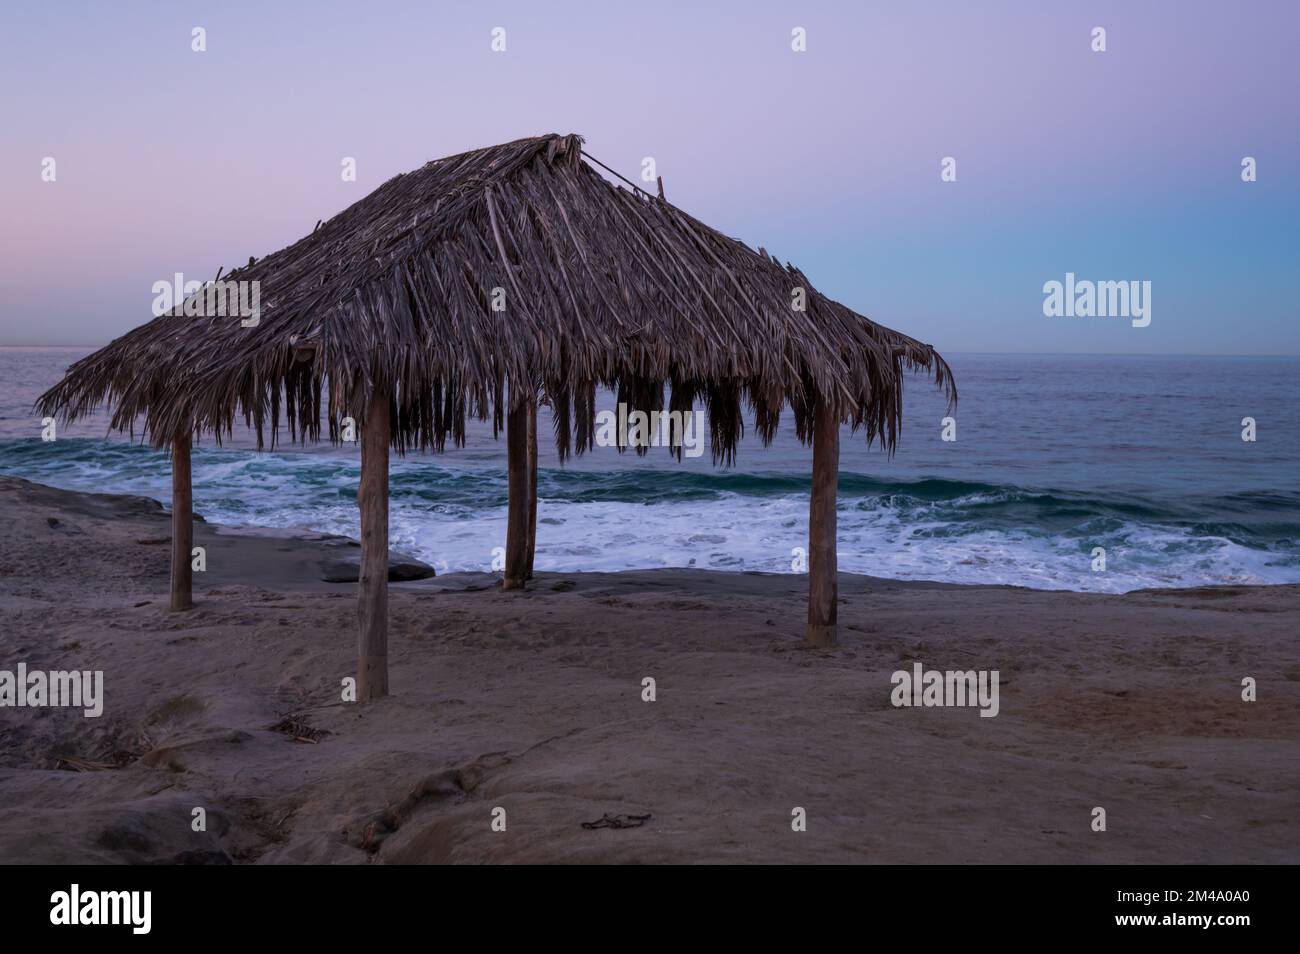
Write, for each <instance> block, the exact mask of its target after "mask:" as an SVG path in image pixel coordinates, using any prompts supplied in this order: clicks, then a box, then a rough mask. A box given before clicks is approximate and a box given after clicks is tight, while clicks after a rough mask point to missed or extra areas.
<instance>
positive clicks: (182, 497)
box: [171, 431, 194, 610]
mask: <svg viewBox="0 0 1300 954" xmlns="http://www.w3.org/2000/svg"><path fill="white" fill-rule="evenodd" d="M193 550H194V488H193V483H192V481H191V476H190V432H189V431H185V432H184V433H183V434H177V435H176V436H175V437H173V438H172V601H171V606H172V609H174V610H187V609H190V608H192V607H193V606H194V565H193V563H191V562H190V561H191V559H192V552H193Z"/></svg>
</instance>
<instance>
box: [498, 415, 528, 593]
mask: <svg viewBox="0 0 1300 954" xmlns="http://www.w3.org/2000/svg"><path fill="white" fill-rule="evenodd" d="M513 398H514V395H511V399H512V400H513ZM506 469H507V472H508V474H509V481H508V484H509V486H508V492H509V496H510V510H509V514H508V517H507V522H506V575H505V579H504V580H502V581H501V588H502V589H505V590H521V589H523V587H524V581H525V580H526V579H527V578H528V552H527V551H528V509H529V507H528V404H527V403H526V402H524V403H521V404H519V405H518V406H517V407H515V408H514V409H513V410H511V411H510V413H509V414H508V415H507V416H506Z"/></svg>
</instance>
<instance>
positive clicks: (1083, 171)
mask: <svg viewBox="0 0 1300 954" xmlns="http://www.w3.org/2000/svg"><path fill="white" fill-rule="evenodd" d="M709 6H710V9H708V10H704V9H700V5H698V4H696V3H671V2H656V3H649V4H609V3H590V4H587V3H563V2H548V3H539V2H536V0H529V2H520V3H490V2H489V3H466V2H456V3H451V2H432V0H425V2H420V3H397V2H393V3H386V2H382V0H372V2H346V3H322V2H314V3H305V2H304V3H291V2H269V0H259V2H253V3H242V2H220V3H218V2H215V0H213V2H206V3H205V2H166V3H162V2H159V3H131V2H124V3H111V4H109V3H49V2H41V3H22V2H19V0H5V3H4V5H3V8H0V90H3V94H0V95H2V97H3V98H2V99H0V129H2V130H3V133H2V134H0V345H43V344H60V345H97V344H102V343H105V342H107V341H108V340H110V339H111V338H113V337H114V336H116V335H118V334H121V333H122V332H124V331H126V330H127V329H129V328H131V327H133V326H134V325H137V324H140V323H142V322H143V321H145V320H147V319H148V318H149V317H150V306H151V303H152V301H153V292H152V285H153V283H154V282H155V281H158V280H160V279H170V277H171V276H172V274H173V273H174V272H177V271H180V272H184V273H185V274H186V277H188V278H196V279H206V278H209V277H211V276H213V275H215V273H216V271H217V268H218V266H225V267H227V268H229V267H232V266H234V265H237V264H239V263H240V262H244V261H247V259H248V256H249V255H257V256H258V257H261V256H263V255H265V254H267V253H269V252H272V251H275V250H276V249H279V248H281V247H283V246H285V245H287V244H289V243H290V242H292V241H294V240H296V239H298V238H300V237H302V236H303V235H304V234H306V233H308V232H310V231H311V229H312V227H313V226H314V225H315V223H316V221H317V219H321V218H328V217H329V216H331V215H333V214H334V213H336V212H338V211H340V210H341V209H343V208H344V207H346V206H347V205H349V204H351V203H352V202H354V201H356V200H357V199H359V198H361V197H362V196H363V195H365V194H366V193H368V192H369V191H370V190H372V189H374V188H375V187H376V186H378V185H380V184H381V183H382V182H384V181H385V180H386V179H388V178H390V177H391V176H393V175H395V174H397V173H399V172H404V171H407V170H410V169H413V168H415V167H417V166H419V165H421V164H422V163H424V162H425V161H427V160H429V159H432V158H436V157H439V156H443V155H448V154H450V153H454V152H458V151H461V150H464V149H468V148H473V147H476V146H482V145H489V144H492V143H496V142H501V141H505V140H509V139H515V138H519V137H521V136H527V135H533V134H537V133H543V132H561V133H567V132H578V133H581V134H582V135H584V136H586V137H587V150H588V151H589V152H590V153H592V154H593V155H595V156H597V157H599V158H600V159H601V160H602V161H604V162H606V163H608V164H609V165H611V166H613V167H615V168H617V169H618V170H619V171H620V172H622V173H623V174H624V175H626V176H628V177H629V178H636V176H637V175H638V173H639V171H640V164H641V158H642V157H643V156H653V157H654V158H655V159H656V161H657V163H658V171H659V172H660V173H661V174H662V175H663V177H664V182H665V188H666V192H667V195H668V198H669V199H670V200H671V201H673V202H674V203H676V204H677V205H679V206H681V207H682V208H684V209H686V210H687V211H689V212H691V213H692V214H694V215H696V216H697V217H699V218H701V219H703V220H704V221H706V222H709V223H710V224H712V225H713V226H715V227H717V228H719V229H720V230H722V231H723V232H726V233H728V234H731V235H734V236H736V237H738V238H741V239H743V240H745V241H747V242H749V243H750V244H752V245H758V244H762V245H764V246H766V247H767V248H768V249H769V250H770V251H772V252H773V253H774V254H776V255H777V256H779V257H780V258H782V259H788V260H791V261H793V262H795V263H796V264H797V265H799V266H800V267H801V268H802V269H803V270H804V272H805V273H806V274H807V275H808V276H809V278H811V279H812V281H813V282H814V283H815V284H816V285H817V286H818V288H820V289H821V290H822V291H823V292H825V293H826V294H828V295H830V296H832V297H834V298H837V299H839V300H841V301H843V302H844V303H845V304H847V305H849V306H850V307H852V308H854V309H856V310H858V311H861V312H863V313H864V314H867V315H869V316H871V317H873V318H876V319H878V320H880V321H881V322H883V323H885V324H887V325H890V326H892V327H895V328H897V329H899V330H901V331H905V332H907V333H909V334H912V335H914V336H916V337H918V338H921V339H922V340H925V341H928V342H932V343H933V344H935V345H936V346H938V347H939V348H940V349H941V350H945V351H951V352H962V351H995V352H1097V353H1110V352H1114V353H1170V354H1173V353H1181V354H1300V304H1297V302H1298V299H1297V291H1296V286H1297V283H1298V282H1300V105H1298V103H1297V99H1298V97H1297V90H1300V65H1297V63H1298V58H1297V55H1296V53H1295V50H1294V46H1295V43H1296V41H1297V37H1298V36H1300V4H1296V3H1291V2H1282V0H1278V2H1272V3H1259V2H1249V0H1247V2H1233V3H1228V2H1220V3H1196V2H1172V0H1170V2H1150V0H1148V2H1141V3H1135V2H1131V0H1128V2H1119V3H1087V4H1083V3H1044V2H1040V0H1025V2H1001V3H1000V2H989V3H970V2H952V3H923V2H907V3H905V2H902V0H896V2H887V3H867V2H863V0H856V2H842V3H793V2H737V3H717V4H710V5H709ZM195 26H203V27H204V28H205V29H206V30H207V44H208V49H207V51H206V52H204V53H195V52H192V51H191V49H190V31H191V29H192V28H193V27H195ZM496 26H501V27H504V28H505V29H506V31H507V45H508V50H507V52H505V53H493V52H492V51H491V49H490V45H489V44H490V31H491V29H492V28H493V27H496ZM795 26H802V27H805V28H806V30H807V36H808V51H807V52H806V53H794V52H792V51H791V49H790V31H791V29H792V28H793V27H795ZM1095 26H1103V27H1105V28H1106V30H1107V44H1108V50H1107V52H1105V53H1093V52H1092V51H1091V49H1090V32H1091V30H1092V28H1093V27H1095ZM45 156H53V157H54V158H55V159H56V161H57V171H58V179H57V181H56V182H54V183H46V182H42V181H41V177H40V172H41V161H42V159H43V157H45ZM344 156H353V157H355V158H356V160H357V165H358V177H357V181H356V182H350V183H345V182H343V181H341V179H340V175H339V171H340V160H341V159H342V157H344ZM944 156H953V157H955V158H956V159H957V163H958V166H957V170H958V178H957V181H956V182H955V183H944V182H941V181H940V176H939V170H940V165H939V164H940V160H941V158H942V157H944ZM1243 156H1253V157H1255V158H1256V160H1257V161H1258V170H1259V171H1258V175H1259V181H1257V182H1254V183H1243V182H1242V181H1241V178H1240V163H1241V159H1242V157H1243ZM1067 271H1073V272H1075V273H1076V274H1077V275H1078V276H1079V277H1080V278H1091V279H1095V280H1125V279H1137V280H1149V281H1151V282H1152V306H1153V307H1152V322H1151V325H1150V327H1148V328H1144V329H1136V328H1132V327H1131V326H1130V325H1129V323H1128V322H1127V321H1121V320H1102V319H1061V318H1058V319H1051V318H1047V317H1045V316H1044V315H1043V311H1042V302H1043V293H1042V286H1043V283H1044V282H1046V281H1049V280H1052V279H1057V280H1061V279H1063V278H1064V275H1065V273H1066V272H1067Z"/></svg>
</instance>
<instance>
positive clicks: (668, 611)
mask: <svg viewBox="0 0 1300 954" xmlns="http://www.w3.org/2000/svg"><path fill="white" fill-rule="evenodd" d="M0 524H2V525H3V526H5V527H6V530H5V532H4V534H3V535H2V536H0V669H4V668H9V669H12V668H14V666H15V665H16V664H17V663H18V662H24V663H26V664H27V665H28V666H29V667H32V668H37V667H39V668H43V669H74V668H75V669H93V670H103V671H104V684H105V697H106V701H105V708H104V714H103V716H102V717H100V718H98V719H88V718H84V717H83V716H82V715H81V714H80V712H79V711H78V712H73V711H71V710H64V709H57V710H56V709H15V708H5V709H0V862H10V863H12V862H78V861H81V862H175V861H181V862H209V863H210V862H217V863H221V862H227V861H234V862H260V863H277V862H280V863H283V862H302V861H311V862H342V863H369V862H395V863H401V862H444V861H453V862H512V861H513V862H518V861H535V862H570V861H583V862H663V861H676V862H684V861H685V862H693V861H705V862H719V861H750V862H778V861H794V862H819V861H833V862H944V861H947V862H1223V863H1235V862H1295V861H1297V860H1300V850H1298V849H1297V847H1296V846H1297V845H1298V844H1300V838H1298V837H1297V835H1298V834H1300V813H1298V812H1297V807H1300V797H1298V796H1300V745H1297V739H1298V738H1300V665H1298V664H1297V652H1296V638H1297V635H1296V625H1295V624H1296V619H1297V618H1298V617H1297V610H1298V609H1300V587H1296V586H1279V587H1223V588H1200V589H1196V590H1167V591H1148V592H1139V593H1132V594H1128V595H1126V596H1100V595H1088V594H1077V593H1060V592H1039V591H1032V590H1025V589H1017V588H1010V587H972V586H949V585H944V584H937V583H933V584H932V583H899V582H891V581H887V580H879V579H873V578H869V577H861V576H849V575H845V576H844V577H842V579H841V583H840V594H841V597H842V600H843V602H842V605H841V607H840V626H841V636H840V642H841V645H840V647H839V648H837V649H835V650H833V651H809V650H805V649H803V648H802V647H801V645H800V640H801V637H802V620H803V614H804V611H805V598H806V594H805V591H804V582H805V581H804V579H803V578H802V577H796V576H769V575H758V574H724V573H711V572H703V571H686V570H662V571H648V572H629V573H618V574H565V575H549V574H543V575H542V576H541V577H540V578H539V579H538V580H537V581H536V582H535V584H534V585H533V586H532V587H531V588H530V589H529V590H527V591H525V592H522V593H503V592H501V591H500V590H499V589H497V588H496V586H495V583H494V581H493V579H492V578H491V577H489V576H487V575H474V574H454V575H450V576H445V577H439V578H436V579H426V580H420V581H417V582H410V583H395V584H393V586H392V634H391V637H390V638H391V646H390V652H391V667H392V692H393V694H392V696H391V697H390V698H388V699H385V700H383V701H381V702H379V703H377V704H374V705H370V706H367V707H364V708H362V707H358V706H355V705H352V704H345V703H343V702H341V701H340V682H341V680H342V679H343V677H345V676H348V675H351V674H352V673H353V670H354V665H355V626H354V612H355V604H354V601H353V599H352V596H353V592H354V590H355V586H354V585H351V584H331V583H326V582H324V581H322V580H321V579H320V576H321V567H322V564H327V563H329V562H331V561H335V560H337V558H338V555H339V549H340V547H342V546H344V544H342V543H340V542H339V541H338V540H337V539H310V538H285V537H282V536H273V535H268V534H247V533H240V534H236V533H229V532H223V531H222V530H221V528H218V527H214V526H210V525H207V524H200V525H198V526H197V527H196V543H197V544H199V545H202V546H205V547H206V548H207V551H208V556H207V559H208V570H207V572H206V573H205V574H196V582H195V598H196V604H197V605H196V607H195V609H194V610H193V611H191V612H188V613H180V614H176V613H171V612H169V611H168V609H167V605H166V579H167V559H168V547H167V546H166V541H167V536H168V532H169V524H168V521H167V519H166V517H165V515H164V514H163V512H162V511H161V509H160V508H159V506H158V505H157V504H156V503H155V502H152V501H149V500H146V499H144V498H132V497H120V496H104V495H88V494H78V493H72V492H67V491H58V490H52V489H49V488H44V487H40V486H38V485H35V484H30V483H28V482H25V481H21V480H17V479H14V478H0ZM914 662H921V663H923V664H924V665H925V666H926V667H927V668H938V669H961V670H966V669H996V670H998V671H999V672H1000V678H1001V683H1000V684H1001V700H1000V711H999V714H998V716H997V717H996V718H980V717H979V713H978V711H977V710H975V709H973V708H946V709H944V708H940V709H926V708H895V707H894V706H892V705H891V703H890V690H891V682H890V676H891V673H892V672H894V671H895V670H898V669H905V668H909V667H910V666H911V665H912V664H913V663H914ZM1246 676H1251V677H1254V678H1255V679H1257V680H1258V686H1259V701H1258V702H1254V703H1246V702H1243V701H1242V700H1241V680H1242V678H1243V677H1246ZM645 677H652V678H653V679H654V680H655V681H656V691H657V697H656V700H655V701H654V702H645V701H642V680H643V679H644V678H645ZM1095 806H1102V807H1104V808H1105V809H1106V813H1107V830H1106V831H1105V832H1094V831H1092V830H1091V828H1090V823H1091V821H1092V815H1091V812H1092V809H1093V808H1094V807H1095ZM196 807H201V808H203V809H204V810H205V812H206V817H207V831H205V832H195V831H193V830H192V828H191V818H192V813H193V809H194V808H196ZM796 807H800V808H803V809H805V811H806V813H807V830H806V831H802V832H795V831H792V830H791V818H792V815H791V813H792V810H793V809H794V808H796ZM495 808H503V809H504V810H505V818H506V830H505V831H494V830H493V829H492V820H493V810H494V809H495ZM605 815H611V816H645V815H649V816H650V817H649V818H648V819H646V820H645V821H644V823H643V824H640V826H639V827H627V828H610V827H601V828H584V827H583V823H584V822H594V821H597V820H599V819H601V818H602V816H605ZM632 824H635V822H632Z"/></svg>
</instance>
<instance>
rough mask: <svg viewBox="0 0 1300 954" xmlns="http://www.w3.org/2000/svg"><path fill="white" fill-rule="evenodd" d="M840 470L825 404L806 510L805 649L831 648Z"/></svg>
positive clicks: (816, 430) (816, 429) (836, 434)
mask: <svg viewBox="0 0 1300 954" xmlns="http://www.w3.org/2000/svg"><path fill="white" fill-rule="evenodd" d="M839 469H840V422H839V418H838V417H837V416H836V415H835V414H834V413H833V412H832V411H831V410H830V408H829V407H827V406H826V405H825V404H819V405H818V406H817V412H816V420H815V421H814V424H813V465H812V501H811V503H810V505H809V508H808V630H807V633H806V634H805V636H804V643H805V645H808V646H834V645H835V640H836V637H837V633H836V618H837V616H838V610H837V605H836V604H837V603H838V597H839V587H838V585H837V579H836V577H837V573H838V572H839V566H838V561H837V559H836V553H835V490H836V484H837V481H838V478H839Z"/></svg>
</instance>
